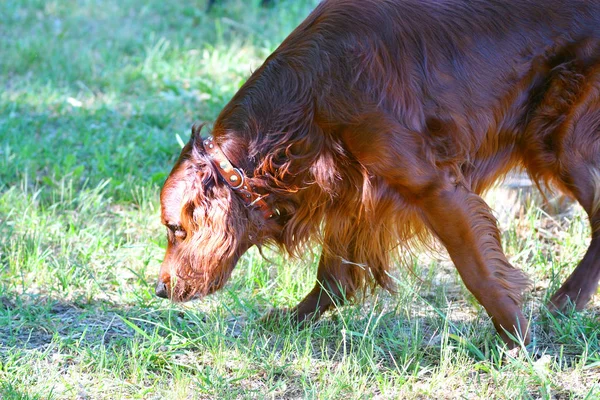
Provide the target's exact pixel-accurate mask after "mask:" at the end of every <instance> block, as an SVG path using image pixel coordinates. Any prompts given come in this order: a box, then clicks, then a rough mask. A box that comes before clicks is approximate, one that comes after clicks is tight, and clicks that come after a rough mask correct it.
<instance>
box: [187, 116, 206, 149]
mask: <svg viewBox="0 0 600 400" xmlns="http://www.w3.org/2000/svg"><path fill="white" fill-rule="evenodd" d="M204 125H205V124H204V123H199V122H196V123H195V124H194V125H192V136H191V137H190V143H191V144H192V148H193V149H194V150H197V151H200V152H202V151H203V150H204V144H203V142H202V136H201V134H200V133H201V131H202V128H204Z"/></svg>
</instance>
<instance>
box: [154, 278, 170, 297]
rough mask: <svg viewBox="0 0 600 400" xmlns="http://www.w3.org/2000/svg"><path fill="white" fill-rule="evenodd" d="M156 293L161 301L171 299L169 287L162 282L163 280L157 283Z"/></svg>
mask: <svg viewBox="0 0 600 400" xmlns="http://www.w3.org/2000/svg"><path fill="white" fill-rule="evenodd" d="M155 293H156V295H157V296H158V297H160V298H161V299H168V298H169V294H168V292H167V285H166V284H165V283H164V282H163V281H161V280H159V281H158V282H157V283H156V288H155Z"/></svg>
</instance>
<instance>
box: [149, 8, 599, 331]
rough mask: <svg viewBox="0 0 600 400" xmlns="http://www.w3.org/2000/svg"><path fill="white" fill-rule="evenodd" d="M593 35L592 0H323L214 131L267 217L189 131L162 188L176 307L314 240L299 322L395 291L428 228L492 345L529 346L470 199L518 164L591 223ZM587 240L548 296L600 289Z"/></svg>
mask: <svg viewBox="0 0 600 400" xmlns="http://www.w3.org/2000/svg"><path fill="white" fill-rule="evenodd" d="M598 27H600V3H599V2H597V1H585V0H574V1H563V0H549V1H546V2H544V5H543V7H542V6H540V3H539V2H538V1H534V0H503V1H501V0H441V1H438V0H388V1H378V0H326V1H323V2H322V3H321V4H320V5H319V6H318V7H317V8H316V9H315V10H314V12H313V13H312V14H311V15H310V16H309V17H308V18H307V19H306V20H305V21H304V22H303V23H302V24H300V26H299V27H298V28H297V29H296V30H295V31H294V32H293V33H292V34H291V35H290V36H289V37H288V38H287V39H286V40H285V41H284V42H283V43H282V44H281V46H280V47H279V48H278V49H277V50H276V51H275V52H274V53H273V54H272V55H271V56H269V58H268V59H267V60H266V61H265V63H264V64H263V65H262V66H261V67H260V68H259V69H258V70H257V71H256V72H255V73H254V74H253V75H252V76H251V77H250V78H249V80H248V81H247V82H246V84H244V86H243V87H242V88H241V89H240V90H239V92H238V93H237V94H236V95H235V96H234V97H233V99H232V100H231V101H230V102H229V104H227V106H225V108H224V109H223V111H222V112H221V114H220V115H219V117H218V119H217V121H216V122H215V125H214V129H213V136H214V138H215V139H214V140H215V142H216V143H218V144H219V145H220V146H221V148H222V150H223V151H224V153H225V154H226V155H227V156H228V158H229V159H230V160H231V162H232V163H233V164H234V165H236V166H238V167H240V168H242V169H243V170H244V171H245V173H246V175H247V176H249V177H250V178H249V180H248V182H249V183H250V184H252V185H253V186H254V187H255V189H256V190H257V191H259V192H262V193H264V194H266V195H268V197H267V201H268V202H269V203H270V204H271V206H272V207H273V208H276V209H278V210H279V215H278V216H277V217H276V218H273V219H272V220H267V221H264V220H262V219H261V218H260V215H259V214H258V213H257V212H255V211H254V210H252V209H248V208H245V207H243V204H242V203H241V202H240V201H239V199H236V195H235V194H232V192H231V190H230V189H229V188H228V187H227V186H226V185H225V184H223V183H222V182H220V180H219V177H218V176H216V175H215V173H216V172H215V171H214V170H212V169H211V167H210V165H209V163H207V160H206V155H205V154H204V153H203V151H202V148H201V145H200V139H199V138H198V137H197V136H198V135H193V136H192V139H191V140H190V143H189V144H188V146H187V147H186V148H185V149H184V151H183V153H182V158H181V159H180V161H179V162H178V164H177V165H176V167H175V168H174V170H173V172H172V174H171V176H170V177H169V179H168V180H167V183H166V184H165V189H164V190H163V198H162V204H163V220H164V222H165V223H166V224H167V225H169V226H172V225H173V223H177V224H179V225H181V226H182V227H183V229H184V230H185V232H186V234H187V238H186V239H184V240H179V241H178V240H177V238H176V237H175V236H172V237H170V247H169V249H168V251H167V257H166V260H165V263H163V268H162V269H161V279H162V280H163V281H167V280H168V279H171V275H170V274H169V271H171V272H173V273H174V275H176V276H177V277H178V278H179V279H180V280H182V281H184V284H182V285H183V286H182V287H183V289H181V290H180V291H179V292H178V293H176V295H175V296H173V297H174V298H176V299H177V298H182V297H186V296H187V297H189V296H188V295H191V294H194V293H200V294H206V293H209V292H210V291H211V289H210V288H212V287H220V286H221V285H222V284H223V282H224V281H225V280H226V279H227V278H228V276H229V274H230V273H231V269H232V268H233V265H234V264H235V261H236V260H237V258H238V257H239V255H240V254H241V253H243V252H244V251H245V250H246V249H247V248H248V247H249V246H251V245H253V244H258V245H261V244H263V243H266V242H274V243H276V244H278V245H279V246H281V247H282V248H284V249H285V250H287V251H288V252H289V253H290V254H294V255H299V254H302V253H303V252H304V250H305V249H306V247H307V246H312V245H313V243H318V244H320V245H322V248H323V251H322V255H321V260H320V264H319V272H318V276H317V283H316V284H315V288H314V289H313V291H311V293H309V294H308V295H307V297H306V298H305V299H304V300H303V301H302V302H301V303H300V304H299V305H298V306H297V307H295V308H294V309H293V310H292V311H293V315H295V316H296V317H297V318H298V320H299V321H302V320H304V319H305V318H307V316H308V315H315V314H316V315H318V314H319V313H321V312H322V311H324V310H326V309H327V308H329V307H330V306H331V305H332V304H334V303H336V302H340V301H342V299H343V298H348V297H352V296H354V295H355V293H357V292H359V291H361V290H363V289H364V288H366V287H372V286H377V285H379V286H381V287H383V288H386V289H393V285H392V283H391V282H390V278H389V269H390V266H391V265H392V264H393V260H394V258H395V257H394V255H395V254H398V251H399V250H402V249H404V248H406V246H408V245H409V243H410V240H411V239H418V241H419V242H422V241H425V240H426V237H427V233H428V232H431V233H433V234H434V236H435V237H437V238H438V239H439V241H440V242H441V243H442V244H443V245H444V246H445V247H446V249H447V250H448V252H449V254H450V256H451V258H452V260H453V261H454V263H455V265H456V267H457V269H458V271H459V273H460V275H461V277H462V278H463V280H464V282H465V284H466V286H467V288H468V289H469V290H470V291H471V292H473V294H474V295H475V297H476V298H477V299H478V300H479V301H480V302H481V303H482V305H483V306H484V307H485V308H486V310H487V311H488V313H489V314H490V316H491V317H492V320H493V321H494V323H495V325H496V327H497V328H498V330H499V332H500V333H501V335H503V337H504V339H505V340H506V341H507V342H508V343H511V341H510V339H509V338H508V337H507V336H506V335H505V334H503V331H504V329H506V330H508V331H513V333H521V334H523V335H524V337H525V338H526V339H527V332H526V331H521V330H523V329H525V328H524V327H525V326H526V325H527V323H526V320H525V319H524V317H523V315H522V313H521V310H520V307H521V303H522V292H523V290H524V289H525V288H526V287H527V285H528V280H527V278H526V277H525V275H524V274H523V273H522V272H520V271H519V270H517V269H515V268H514V267H513V266H512V265H510V263H509V262H508V261H507V259H506V256H505V255H504V253H503V251H502V247H501V243H500V235H499V232H498V228H497V224H496V221H495V219H494V218H493V216H492V214H491V211H490V210H489V208H488V206H487V205H486V204H485V202H484V201H483V200H482V199H481V197H480V194H481V193H482V192H484V191H485V190H486V189H487V188H488V187H490V186H491V185H492V184H493V183H494V182H496V181H497V180H498V179H499V178H501V177H502V176H503V175H504V174H506V173H507V172H508V171H510V170H511V169H513V168H523V169H525V170H526V171H528V172H529V173H530V175H531V176H532V178H533V179H534V180H535V181H536V182H538V184H539V185H542V184H545V183H548V182H552V183H554V184H556V185H557V186H558V187H559V188H561V189H562V190H564V191H565V192H567V193H569V194H571V195H572V196H573V197H575V198H576V199H577V200H578V201H579V202H580V203H581V204H582V205H583V207H584V208H585V209H586V211H587V212H588V214H589V216H590V220H591V221H592V224H593V228H594V232H597V227H598V224H599V222H598V221H599V220H600V216H599V206H598V204H599V203H600V201H599V200H598V199H599V195H598V187H599V184H598V171H599V170H600V156H599V154H600V133H599V132H600V112H599V109H600V107H599V105H600V96H599V91H598V88H599V87H600V33H599V29H600V28H598ZM188 169H189V170H191V171H193V173H189V172H188V173H184V172H183V171H187V170H188ZM181 182H187V183H186V185H182V184H181ZM594 235H595V236H594V237H597V235H596V233H594ZM599 243H600V240H596V239H595V240H593V241H592V244H591V245H590V249H589V250H588V255H586V257H585V258H584V259H583V260H582V262H581V263H580V265H579V266H578V267H577V268H576V270H575V272H574V273H573V275H572V276H571V277H570V278H569V280H568V281H567V282H566V283H565V285H563V287H562V288H561V289H560V290H559V292H557V294H556V295H555V297H553V300H552V302H553V305H555V306H557V307H559V308H560V307H564V305H565V304H566V302H567V301H568V300H571V301H576V302H577V306H578V307H581V306H583V305H585V303H586V302H587V301H588V300H589V298H590V297H591V296H592V295H593V293H595V290H596V287H597V282H598V280H599V279H600V261H598V259H597V257H595V256H594V255H595V254H597V252H598V251H600V244H599ZM172 254H175V255H176V256H172ZM174 266H175V267H174ZM185 282H187V286H186V283H185ZM323 293H326V294H327V295H326V296H325V295H323ZM184 294H185V295H184Z"/></svg>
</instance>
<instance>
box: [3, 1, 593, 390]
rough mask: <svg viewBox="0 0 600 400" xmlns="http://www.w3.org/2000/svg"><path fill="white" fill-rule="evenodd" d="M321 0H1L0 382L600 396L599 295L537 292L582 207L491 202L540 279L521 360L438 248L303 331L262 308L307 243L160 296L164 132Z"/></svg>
mask: <svg viewBox="0 0 600 400" xmlns="http://www.w3.org/2000/svg"><path fill="white" fill-rule="evenodd" d="M254 3H258V1H255V2H254ZM315 4H316V1H313V0H306V1H293V0H280V1H279V4H278V5H277V6H276V7H274V8H273V9H261V8H260V7H259V6H258V4H252V5H249V4H247V2H242V1H236V0H222V1H221V3H220V4H218V5H217V6H216V8H215V9H214V10H213V11H212V13H211V14H210V15H207V14H206V13H205V12H204V4H203V3H202V2H200V3H198V2H185V1H172V2H163V1H158V0H147V1H143V2H142V1H140V0H125V1H114V0H107V1H100V0H78V1H76V0H64V1H63V0H61V1H58V0H56V1H45V0H5V1H2V2H0V85H1V87H2V90H0V398H3V399H4V398H6V399H21V398H25V399H37V398H39V399H52V398H57V399H63V398H64V399H71V398H93V399H96V398H105V399H115V398H145V399H150V398H156V399H158V398H232V399H234V398H235V399H237V398H372V397H375V396H379V397H380V398H457V397H463V398H506V399H513V398H521V397H525V398H585V397H586V396H587V398H590V399H592V398H597V397H598V396H600V390H599V389H598V380H599V378H600V372H599V369H600V355H599V354H598V352H599V349H600V343H599V340H600V339H599V336H600V323H599V322H598V312H599V304H598V302H597V301H596V302H595V303H593V304H592V305H591V307H590V310H589V311H586V312H583V313H573V314H570V315H568V316H566V317H554V316H552V315H550V314H548V313H547V311H546V310H545V309H544V308H543V306H542V304H544V302H545V301H546V299H547V297H548V295H549V294H551V293H552V290H555V289H556V288H557V287H558V285H559V284H560V282H562V281H563V280H564V278H565V277H566V276H567V275H568V274H569V272H570V271H571V270H572V268H573V267H574V265H575V264H576V262H577V261H578V260H579V259H580V258H581V256H582V255H583V253H584V252H585V249H586V246H587V243H588V239H587V238H588V236H589V228H588V226H587V222H586V219H585V215H584V214H583V212H582V211H581V209H579V208H576V207H575V208H571V209H568V210H567V211H568V212H566V213H562V214H556V213H550V214H548V213H545V212H543V211H541V209H540V208H538V205H539V202H534V203H532V204H531V205H530V206H528V207H525V208H524V210H523V211H522V212H521V213H519V212H518V211H517V212H512V213H506V216H505V217H501V218H500V220H501V223H502V228H503V230H504V236H503V239H504V245H505V248H506V251H507V254H508V255H509V257H510V260H511V262H513V263H514V264H515V265H517V266H519V267H521V268H523V269H524V270H526V271H527V272H528V274H529V275H530V276H531V277H532V280H533V281H534V288H533V290H532V291H531V292H530V294H529V295H528V300H527V304H526V311H527V313H528V314H527V315H530V316H531V317H532V325H533V332H534V345H533V346H531V347H530V349H529V351H530V353H525V352H523V353H522V354H521V355H519V356H517V358H513V357H511V356H507V355H506V354H505V352H504V350H503V347H502V344H501V342H500V341H499V339H498V338H497V337H496V335H495V331H494V329H493V326H492V324H491V323H490V322H489V320H488V318H487V316H486V314H485V312H484V311H483V310H482V308H481V307H480V306H479V305H478V304H477V302H476V301H475V300H474V299H473V297H472V296H471V295H470V294H469V293H468V292H467V291H466V290H465V289H464V287H463V285H462V283H461V282H460V280H459V278H458V276H457V274H456V272H455V271H454V269H453V267H452V265H451V264H450V263H449V262H448V261H447V260H444V259H441V258H440V257H434V256H428V255H426V254H418V255H415V257H410V256H409V257H408V260H407V261H408V262H407V264H408V265H412V266H413V271H412V273H409V272H407V270H406V269H402V268H399V269H398V270H396V271H395V272H394V280H395V281H396V282H397V284H398V288H399V291H398V294H397V295H395V296H392V295H390V294H387V293H382V292H375V293H373V294H371V295H369V296H367V297H366V299H365V303H364V304H362V303H359V304H355V305H349V306H347V307H343V308H340V309H338V310H334V311H332V312H330V313H328V314H327V315H326V316H325V317H324V318H323V319H322V320H321V321H320V322H319V323H317V324H315V325H314V326H311V327H309V328H308V329H305V330H302V331H298V330H297V328H295V327H294V326H292V325H291V324H289V323H288V322H287V321H280V322H276V323H270V324H269V323H263V322H260V317H261V316H262V315H264V314H265V313H266V312H268V310H270V309H271V308H274V307H290V306H293V305H295V304H296V303H297V302H298V301H299V300H300V299H301V298H302V297H303V296H304V294H305V293H306V292H307V291H308V290H310V288H311V287H312V285H313V283H314V275H315V270H316V261H317V254H318V249H315V254H309V255H307V256H306V257H305V259H304V260H290V259H286V258H283V257H282V256H281V255H279V254H277V253H276V252H274V251H271V250H267V251H266V255H267V258H268V259H269V260H266V259H263V258H262V257H261V256H260V255H259V254H258V252H257V251H254V250H253V251H250V252H249V253H248V254H247V255H246V256H245V257H244V258H243V259H242V260H241V261H240V263H239V265H238V267H237V268H236V270H235V272H234V276H233V278H232V279H231V282H230V283H229V284H228V285H227V286H226V287H225V288H224V290H222V291H221V292H220V293H218V294H216V295H213V296H210V297H208V298H206V299H204V300H202V301H201V302H195V303H190V304H185V305H173V304H170V303H168V302H165V301H163V300H160V299H158V298H156V297H155V296H154V293H153V292H154V283H155V280H156V274H157V270H158V266H159V264H160V262H161V257H162V255H163V252H164V247H165V239H164V232H163V229H162V227H161V226H160V221H159V204H158V191H159V188H160V185H161V184H162V182H163V181H164V179H165V177H166V174H168V171H169V170H170V168H171V166H172V164H173V162H174V161H175V159H176V157H177V155H178V152H179V149H180V147H179V140H178V136H179V138H181V139H183V140H185V139H186V137H187V135H189V127H190V126H191V124H192V123H193V122H194V121H196V120H204V121H212V120H214V118H215V117H216V115H217V114H218V112H219V111H220V109H221V108H222V106H223V105H224V104H225V103H226V102H227V100H228V99H229V98H230V97H231V96H232V95H233V94H234V93H235V91H236V90H237V88H238V87H239V86H240V85H241V84H242V83H243V81H244V80H245V79H246V78H247V77H248V76H249V74H250V72H251V71H252V70H254V69H256V68H257V67H258V66H259V65H260V63H261V62H262V60H263V59H264V58H265V57H266V56H267V55H268V54H269V53H270V52H271V51H273V49H274V48H275V47H276V46H277V45H278V43H279V42H280V41H281V40H282V39H283V38H284V37H285V36H286V35H287V33H289V32H290V31H291V30H292V29H293V28H294V27H295V26H296V25H297V23H298V22H299V21H300V20H302V18H304V16H305V15H307V14H308V12H309V11H310V9H311V8H312V7H313V6H314V5H315ZM503 199H504V198H503V197H500V200H496V205H497V206H502V205H503V202H505V201H506V200H503ZM523 204H525V203H523ZM498 208H501V207H498ZM515 215H516V216H517V217H518V218H515V217H514V216H515Z"/></svg>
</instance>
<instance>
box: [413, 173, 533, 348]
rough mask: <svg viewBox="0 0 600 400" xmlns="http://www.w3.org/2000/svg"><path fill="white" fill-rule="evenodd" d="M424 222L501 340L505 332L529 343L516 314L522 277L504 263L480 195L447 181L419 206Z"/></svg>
mask: <svg viewBox="0 0 600 400" xmlns="http://www.w3.org/2000/svg"><path fill="white" fill-rule="evenodd" d="M420 205H421V209H422V212H423V215H424V219H425V222H426V223H427V224H428V226H429V227H430V229H431V230H432V231H433V232H434V234H435V235H436V236H437V237H438V238H439V239H440V240H441V242H442V243H443V244H444V246H445V247H446V249H447V250H448V253H449V254H450V257H451V258H452V261H453V262H454V264H455V265H456V268H457V269H458V272H459V274H460V276H461V278H462V280H463V282H464V283H465V285H466V287H467V288H468V289H469V291H470V292H471V293H473V295H474V296H475V297H476V298H477V300H478V301H479V302H480V303H481V304H482V305H483V307H484V308H485V309H486V311H487V312H488V314H489V315H490V317H491V318H492V321H493V323H494V325H495V327H496V329H497V330H498V333H499V334H500V336H501V337H502V339H503V340H504V341H505V342H506V343H507V344H508V345H509V346H511V347H513V346H514V345H515V344H516V343H514V342H513V341H512V340H511V339H510V337H509V336H508V335H507V333H506V332H509V333H510V334H512V335H514V336H515V337H521V338H522V339H523V341H524V342H525V343H528V342H529V328H528V324H527V320H526V319H525V317H524V316H523V314H522V312H521V303H522V301H521V293H522V291H523V290H524V289H525V288H526V287H527V285H528V280H527V278H526V277H525V275H524V274H523V273H522V272H521V271H519V270H517V269H515V268H514V267H513V266H512V265H511V264H510V263H509V262H508V260H507V259H506V256H505V255H504V253H503V251H502V246H501V243H500V235H499V232H498V228H497V226H496V220H495V218H494V217H493V215H492V214H491V212H490V209H489V207H488V206H487V204H486V203H485V202H484V201H483V199H481V197H479V196H477V195H476V194H474V193H472V192H471V191H469V190H468V189H467V188H465V187H464V186H462V185H460V184H459V185H454V184H451V183H450V182H447V183H446V184H445V185H444V186H442V187H441V188H439V190H436V191H435V192H433V193H431V194H429V195H427V196H425V197H424V198H423V199H422V200H421V202H420Z"/></svg>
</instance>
